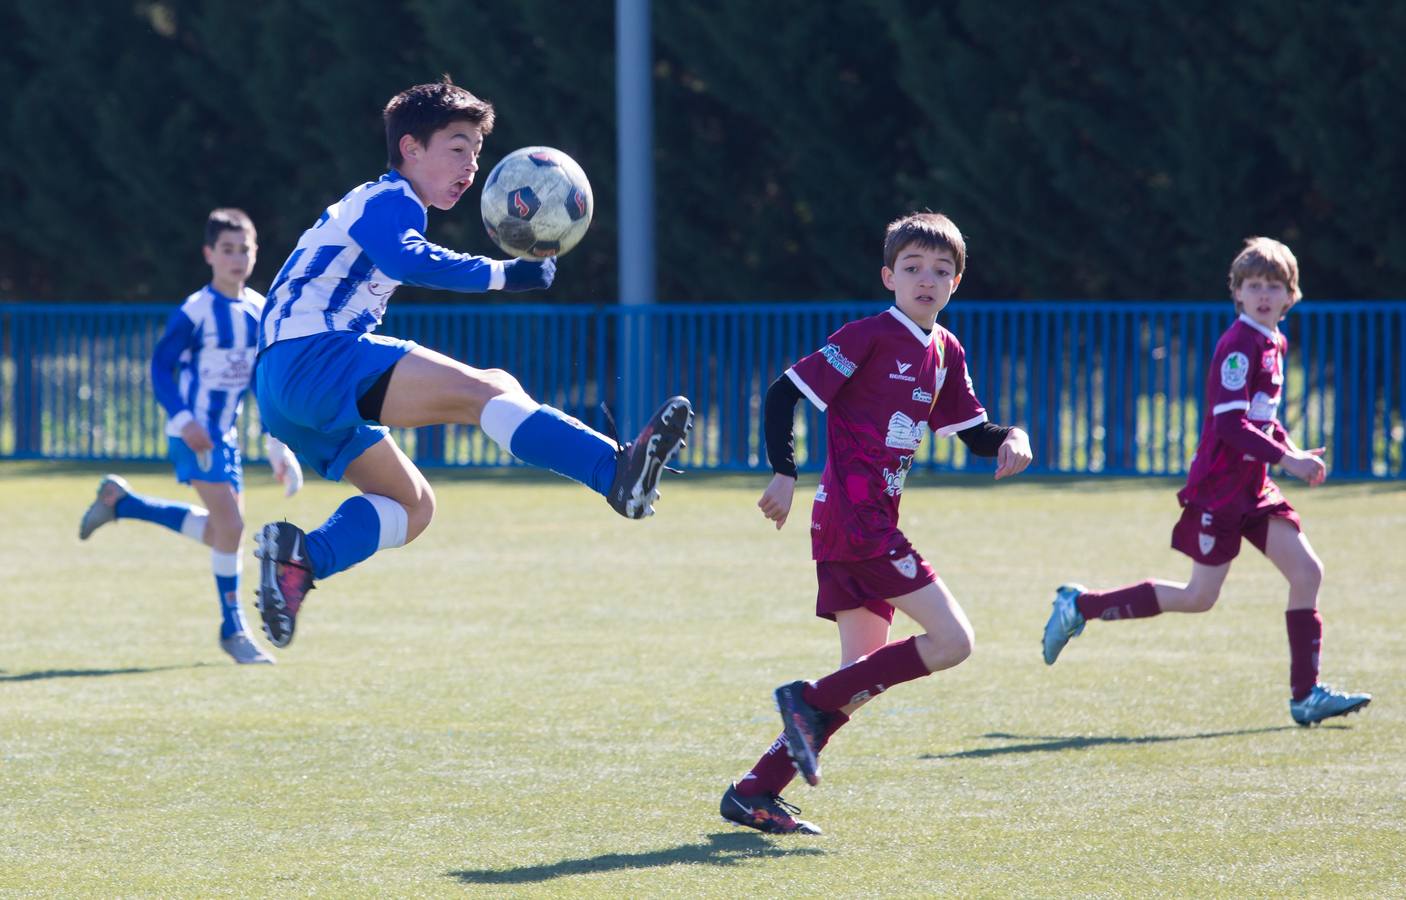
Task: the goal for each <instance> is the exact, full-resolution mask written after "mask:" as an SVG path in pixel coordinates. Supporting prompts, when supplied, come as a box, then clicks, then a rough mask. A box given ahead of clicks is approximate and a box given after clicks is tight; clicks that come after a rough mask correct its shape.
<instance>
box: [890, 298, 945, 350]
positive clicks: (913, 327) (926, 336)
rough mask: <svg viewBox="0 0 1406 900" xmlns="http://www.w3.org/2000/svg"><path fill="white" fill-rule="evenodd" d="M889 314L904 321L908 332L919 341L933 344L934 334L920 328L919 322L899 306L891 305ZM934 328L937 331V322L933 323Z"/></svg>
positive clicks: (923, 343)
mask: <svg viewBox="0 0 1406 900" xmlns="http://www.w3.org/2000/svg"><path fill="white" fill-rule="evenodd" d="M888 314H889V315H891V316H893V317H894V318H895V319H897V320H898V321H899V322H900V323H902V325H903V327H904V328H907V329H908V332H909V333H910V334H912V335H913V337H915V338H917V339H918V343H920V344H922V345H923V346H924V347H930V346H932V334H930V333H928V332H926V331H924V330H923V329H921V328H919V327H918V323H917V322H914V321H913V320H912V319H910V318H908V317H907V316H906V315H904V313H903V310H901V309H899V308H898V307H897V306H890V307H889V308H888ZM932 330H933V331H934V332H936V331H937V324H936V323H934V324H933V326H932Z"/></svg>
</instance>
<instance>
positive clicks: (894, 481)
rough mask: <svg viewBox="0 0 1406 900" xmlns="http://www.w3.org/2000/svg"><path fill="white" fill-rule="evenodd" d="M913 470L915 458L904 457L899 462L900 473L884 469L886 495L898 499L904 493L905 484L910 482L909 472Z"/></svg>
mask: <svg viewBox="0 0 1406 900" xmlns="http://www.w3.org/2000/svg"><path fill="white" fill-rule="evenodd" d="M912 468H913V457H911V456H902V457H899V460H898V471H896V472H890V471H889V470H888V469H887V468H885V469H884V493H885V494H888V495H889V496H890V497H897V496H898V495H899V494H902V493H903V482H905V481H907V480H908V471H909V470H910V469H912Z"/></svg>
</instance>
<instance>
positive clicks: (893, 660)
mask: <svg viewBox="0 0 1406 900" xmlns="http://www.w3.org/2000/svg"><path fill="white" fill-rule="evenodd" d="M927 674H928V667H927V666H926V665H924V664H923V658H922V656H920V655H919V654H918V639H917V637H910V638H907V639H906V640H902V641H894V642H893V643H892V644H885V645H884V646H882V647H880V648H879V649H877V650H875V651H874V652H873V653H870V654H869V655H868V656H863V657H860V658H859V659H857V660H855V661H854V662H852V663H850V664H849V665H847V666H845V667H844V668H843V669H840V670H839V671H837V672H832V673H831V674H829V675H826V676H825V677H824V678H822V679H820V680H819V681H817V682H815V683H814V684H808V685H806V688H805V691H804V693H803V694H802V695H801V696H803V697H804V698H805V701H806V702H807V703H809V704H810V705H811V706H814V707H815V708H816V709H820V710H824V711H826V712H829V711H830V710H835V709H839V708H840V707H842V706H848V705H849V704H851V703H858V702H859V701H861V700H867V699H869V698H870V697H872V696H874V695H875V694H882V693H883V692H884V691H885V690H887V689H888V688H891V687H893V686H894V685H895V684H902V683H903V682H905V681H912V680H913V679H914V678H922V677H923V676H924V675H927Z"/></svg>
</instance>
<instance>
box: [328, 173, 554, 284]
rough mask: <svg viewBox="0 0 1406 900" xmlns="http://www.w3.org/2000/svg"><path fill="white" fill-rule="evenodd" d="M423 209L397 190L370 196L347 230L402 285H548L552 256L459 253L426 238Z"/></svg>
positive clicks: (384, 270)
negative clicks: (532, 257)
mask: <svg viewBox="0 0 1406 900" xmlns="http://www.w3.org/2000/svg"><path fill="white" fill-rule="evenodd" d="M424 221H425V212H424V210H423V209H421V208H420V206H419V204H417V203H416V202H415V201H414V200H411V199H410V198H409V197H407V196H405V195H404V194H401V193H399V192H396V191H386V192H385V193H382V194H379V195H377V196H375V197H373V198H371V199H370V200H369V201H367V203H366V209H365V210H364V211H363V212H362V214H361V218H359V219H357V220H356V222H355V223H353V224H352V226H351V228H349V229H348V233H349V234H350V235H351V236H352V238H353V239H354V240H355V241H356V242H357V243H358V244H360V245H361V248H362V249H363V250H365V251H366V255H367V256H368V257H370V258H371V261H372V262H373V263H375V264H376V267H377V268H378V269H380V270H381V271H382V272H385V273H386V274H387V275H389V276H390V277H391V278H394V279H395V280H396V281H399V282H402V283H403V284H413V285H415V286H417V287H427V288H435V289H438V290H445V291H460V292H465V293H472V292H482V291H499V290H501V291H531V290H541V289H543V288H547V287H550V286H551V284H552V280H553V279H554V278H555V277H556V260H555V259H552V258H550V257H548V258H547V259H543V260H529V259H510V260H501V259H489V258H487V257H485V256H475V255H474V254H472V253H458V252H456V251H454V250H450V249H449V248H448V247H441V246H440V245H439V244H436V243H433V242H431V241H430V240H428V239H427V238H426V237H425V235H424V233H423V229H424Z"/></svg>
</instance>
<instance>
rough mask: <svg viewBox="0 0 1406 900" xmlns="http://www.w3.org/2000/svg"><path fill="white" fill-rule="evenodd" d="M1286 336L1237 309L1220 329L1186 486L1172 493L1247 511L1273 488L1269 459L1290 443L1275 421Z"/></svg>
mask: <svg viewBox="0 0 1406 900" xmlns="http://www.w3.org/2000/svg"><path fill="white" fill-rule="evenodd" d="M1287 350H1288V341H1287V340H1285V338H1284V335H1283V334H1281V333H1280V332H1279V331H1278V330H1277V329H1276V330H1273V331H1270V330H1268V329H1266V328H1264V327H1263V326H1262V325H1260V324H1259V323H1258V322H1256V321H1255V320H1254V319H1251V318H1250V317H1249V316H1246V315H1241V316H1240V318H1238V319H1236V320H1235V322H1234V323H1233V324H1232V325H1231V326H1230V328H1228V329H1227V330H1226V332H1225V334H1223V335H1221V339H1220V342H1219V343H1217V344H1216V352H1215V355H1214V356H1213V357H1211V370H1210V372H1209V373H1208V374H1207V376H1206V417H1205V421H1204V423H1203V424H1202V427H1201V443H1200V444H1198V445H1197V447H1196V455H1195V457H1193V458H1192V461H1191V471H1190V472H1188V473H1187V478H1186V487H1185V488H1183V489H1182V490H1181V492H1180V493H1178V494H1177V499H1178V500H1180V501H1181V504H1182V505H1183V506H1186V505H1188V504H1190V505H1195V506H1199V507H1201V508H1202V509H1207V510H1212V511H1225V512H1227V513H1237V514H1239V513H1246V514H1247V513H1249V512H1250V511H1251V510H1253V509H1255V508H1257V507H1259V506H1263V505H1264V504H1265V502H1266V501H1269V500H1271V499H1273V498H1277V497H1278V496H1279V487H1278V485H1276V484H1275V483H1274V482H1273V481H1272V480H1271V479H1270V477H1269V466H1270V465H1271V464H1272V463H1277V462H1278V461H1279V460H1280V459H1281V458H1282V457H1283V456H1284V454H1285V453H1286V452H1287V451H1288V449H1289V448H1288V447H1287V446H1286V445H1285V443H1284V440H1285V438H1286V435H1285V432H1284V429H1283V427H1282V426H1281V425H1280V424H1279V399H1280V393H1281V391H1282V389H1283V387H1284V354H1285V352H1286V351H1287Z"/></svg>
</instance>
